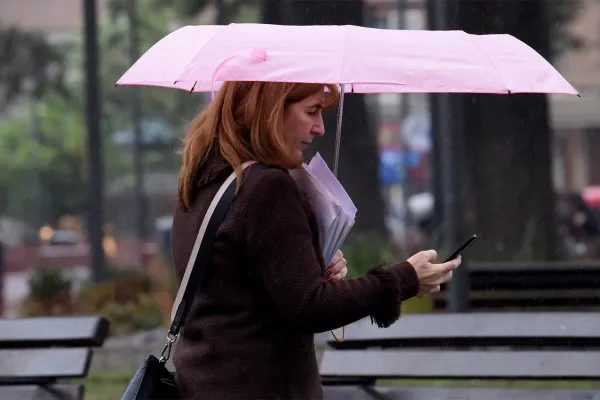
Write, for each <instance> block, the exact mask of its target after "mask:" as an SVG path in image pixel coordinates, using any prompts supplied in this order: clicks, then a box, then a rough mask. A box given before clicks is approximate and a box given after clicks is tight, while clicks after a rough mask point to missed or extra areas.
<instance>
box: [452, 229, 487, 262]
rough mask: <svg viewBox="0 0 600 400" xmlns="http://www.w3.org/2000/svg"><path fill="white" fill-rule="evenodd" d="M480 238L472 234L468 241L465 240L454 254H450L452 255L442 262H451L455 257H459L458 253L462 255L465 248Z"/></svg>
mask: <svg viewBox="0 0 600 400" xmlns="http://www.w3.org/2000/svg"><path fill="white" fill-rule="evenodd" d="M479 238H480V236H479V235H478V234H474V235H473V236H471V237H470V238H469V239H467V241H466V242H464V243H463V245H462V246H460V247H459V248H458V250H456V251H455V252H454V253H452V255H451V256H450V257H448V258H446V260H444V262H448V261H452V260H454V259H455V258H456V257H458V256H459V255H460V253H462V252H463V251H464V250H465V249H466V248H467V247H471V246H472V245H473V244H474V243H475V242H476V241H478V240H479Z"/></svg>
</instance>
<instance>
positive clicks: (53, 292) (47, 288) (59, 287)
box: [29, 268, 71, 301]
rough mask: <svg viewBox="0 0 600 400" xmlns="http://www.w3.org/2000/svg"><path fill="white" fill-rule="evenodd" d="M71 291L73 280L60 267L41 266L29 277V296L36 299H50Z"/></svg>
mask: <svg viewBox="0 0 600 400" xmlns="http://www.w3.org/2000/svg"><path fill="white" fill-rule="evenodd" d="M70 291H71V282H70V281H69V280H68V279H66V278H65V277H64V276H63V274H62V271H61V270H60V269H55V268H39V269H36V270H35V272H34V273H33V275H32V276H31V278H30V279H29V298H30V299H31V300H35V301H44V300H49V299H51V298H53V297H56V296H58V295H61V294H64V293H68V292H70Z"/></svg>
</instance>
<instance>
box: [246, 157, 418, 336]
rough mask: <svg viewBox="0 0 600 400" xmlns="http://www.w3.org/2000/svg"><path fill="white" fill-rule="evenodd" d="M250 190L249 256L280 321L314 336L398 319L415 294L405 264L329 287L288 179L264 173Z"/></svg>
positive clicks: (298, 195)
mask: <svg viewBox="0 0 600 400" xmlns="http://www.w3.org/2000/svg"><path fill="white" fill-rule="evenodd" d="M257 172H258V171H257ZM251 186H252V187H251V188H249V189H250V191H249V193H248V194H247V196H248V197H247V203H246V205H245V208H246V210H245V212H246V214H245V218H244V219H245V238H246V242H247V246H248V254H249V258H250V262H251V264H252V265H253V267H254V268H256V269H257V271H258V274H259V275H260V277H261V279H262V280H263V282H264V285H265V287H266V289H267V291H268V293H269V295H270V297H271V298H272V301H273V303H274V305H275V308H276V310H277V311H278V313H279V314H280V315H281V317H282V318H283V319H284V320H286V321H287V322H288V323H289V324H291V325H294V326H295V327H296V328H297V329H299V330H301V331H305V332H313V333H316V332H324V331H328V330H331V329H336V328H339V327H341V326H343V325H347V324H350V323H352V322H355V321H358V320H360V319H362V318H365V317H367V316H370V317H371V320H372V322H374V323H376V324H377V325H378V326H379V327H388V326H390V325H391V324H392V323H394V322H395V321H396V320H398V318H399V317H400V305H401V302H402V301H404V300H406V299H408V298H411V297H413V296H415V295H416V294H417V293H418V290H419V280H418V278H417V274H416V272H415V270H414V268H413V267H412V266H411V265H410V264H409V263H408V262H406V261H404V262H401V263H399V264H397V265H395V266H393V267H391V268H384V267H383V266H376V267H374V268H373V269H371V270H370V271H369V272H368V273H367V274H366V276H364V277H361V278H357V279H350V280H342V281H335V282H332V283H329V282H328V281H327V280H326V279H325V278H324V277H323V276H322V272H321V271H322V269H321V264H320V262H319V258H318V257H317V254H316V252H315V249H314V246H313V237H312V231H311V229H310V225H309V221H308V218H307V215H306V212H305V209H304V207H303V205H302V195H301V193H300V191H299V189H298V187H297V185H296V183H295V182H294V180H293V179H292V177H291V176H290V175H289V174H288V173H287V172H286V171H283V170H279V169H274V168H273V169H265V170H262V171H261V176H260V179H259V180H258V181H257V182H255V183H254V184H253V185H251Z"/></svg>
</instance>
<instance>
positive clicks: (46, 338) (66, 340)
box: [0, 316, 109, 362]
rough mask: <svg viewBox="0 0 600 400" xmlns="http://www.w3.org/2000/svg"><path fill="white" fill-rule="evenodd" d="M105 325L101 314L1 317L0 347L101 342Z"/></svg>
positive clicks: (105, 332)
mask: <svg viewBox="0 0 600 400" xmlns="http://www.w3.org/2000/svg"><path fill="white" fill-rule="evenodd" d="M108 327H109V322H108V320H107V319H106V318H104V317H101V316H81V317H39V318H37V317H36V318H15V319H0V349H9V348H10V349H14V348H44V347H50V346H58V347H97V346H102V344H103V343H104V340H105V339H106V337H107V336H108ZM0 362H1V361H0Z"/></svg>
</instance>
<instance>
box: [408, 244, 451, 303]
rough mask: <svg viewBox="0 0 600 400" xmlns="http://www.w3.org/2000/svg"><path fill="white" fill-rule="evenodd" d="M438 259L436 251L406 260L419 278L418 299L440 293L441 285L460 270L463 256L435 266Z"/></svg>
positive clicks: (424, 252)
mask: <svg viewBox="0 0 600 400" xmlns="http://www.w3.org/2000/svg"><path fill="white" fill-rule="evenodd" d="M436 258H437V252H436V251H435V250H424V251H421V252H419V253H417V254H415V255H414V256H412V257H410V258H409V259H408V260H406V261H408V262H409V263H410V265H412V266H413V268H414V269H415V271H416V273H417V277H418V278H419V283H420V286H419V294H418V295H417V296H418V297H422V296H424V295H427V294H431V293H437V292H439V291H440V285H441V284H442V283H446V282H448V281H449V280H450V279H452V271H454V270H455V269H456V268H458V266H459V265H460V263H461V261H462V258H461V256H458V257H457V258H456V259H454V260H452V261H448V262H446V263H443V264H433V261H435V259H436Z"/></svg>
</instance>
